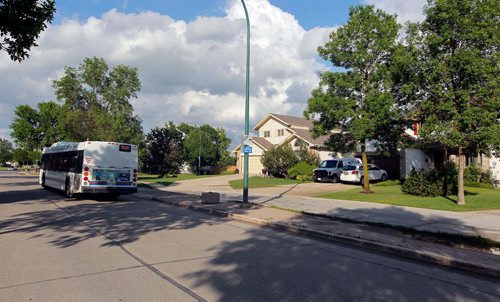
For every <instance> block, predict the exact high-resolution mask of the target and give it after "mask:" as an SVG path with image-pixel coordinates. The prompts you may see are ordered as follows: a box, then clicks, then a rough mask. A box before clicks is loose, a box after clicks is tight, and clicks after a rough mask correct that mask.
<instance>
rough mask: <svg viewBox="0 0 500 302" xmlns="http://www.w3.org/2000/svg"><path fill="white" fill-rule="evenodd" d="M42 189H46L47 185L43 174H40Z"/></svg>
mask: <svg viewBox="0 0 500 302" xmlns="http://www.w3.org/2000/svg"><path fill="white" fill-rule="evenodd" d="M42 188H44V189H47V185H45V174H42Z"/></svg>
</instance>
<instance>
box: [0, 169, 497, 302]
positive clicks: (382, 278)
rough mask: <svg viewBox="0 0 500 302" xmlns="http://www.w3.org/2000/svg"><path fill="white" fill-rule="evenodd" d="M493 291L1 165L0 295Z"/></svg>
mask: <svg viewBox="0 0 500 302" xmlns="http://www.w3.org/2000/svg"><path fill="white" fill-rule="evenodd" d="M499 300H500V282H499V280H495V279H489V278H486V277H482V276H478V275H474V274H466V273H463V272H458V271H454V270H449V269H445V268H442V267H439V266H434V265H429V264H425V263H420V262H416V261H409V260H407V259H404V258H398V257H389V256H386V255H381V254H377V253H375V252H372V251H364V250H361V249H357V248H352V247H349V246H345V245H340V244H334V243H331V242H324V241H320V240H315V239H310V238H306V237H300V236H295V235H290V234H287V233H283V232H277V231H275V230H271V229H266V228H261V227H256V226H253V225H248V224H244V223H239V222H235V221H231V220H228V219H226V218H221V217H216V216H210V215H206V214H203V213H200V212H196V211H191V210H189V209H183V208H177V207H171V206H168V205H165V204H162V203H157V202H152V201H148V200H141V199H139V198H138V197H136V196H134V195H131V196H126V197H121V198H120V199H119V200H118V201H107V200H95V199H91V198H88V197H83V198H78V199H77V198H72V199H67V198H65V197H64V196H63V194H62V193H61V192H57V191H51V190H43V189H41V188H40V187H39V186H38V185H37V184H36V179H35V178H33V177H29V176H24V175H20V174H17V173H15V172H0V301H499Z"/></svg>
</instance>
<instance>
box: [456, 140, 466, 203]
mask: <svg viewBox="0 0 500 302" xmlns="http://www.w3.org/2000/svg"><path fill="white" fill-rule="evenodd" d="M464 169H465V154H464V151H463V149H462V147H458V200H457V204H459V205H465V192H464Z"/></svg>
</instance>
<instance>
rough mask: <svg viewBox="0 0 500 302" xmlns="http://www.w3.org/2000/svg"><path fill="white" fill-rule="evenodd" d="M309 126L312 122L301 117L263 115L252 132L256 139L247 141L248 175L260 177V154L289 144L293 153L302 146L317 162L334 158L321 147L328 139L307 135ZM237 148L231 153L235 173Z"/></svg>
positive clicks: (239, 154) (239, 156)
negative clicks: (311, 153)
mask: <svg viewBox="0 0 500 302" xmlns="http://www.w3.org/2000/svg"><path fill="white" fill-rule="evenodd" d="M312 126H313V121H312V120H308V119H305V118H303V117H296V116H289V115H282V114H276V113H269V114H268V115H266V117H265V118H263V119H262V120H261V121H260V122H259V123H257V125H256V126H255V127H254V128H253V130H255V131H257V132H258V136H254V137H252V138H251V141H252V153H250V154H249V162H248V173H249V174H262V171H263V170H264V167H263V165H262V163H261V162H260V159H261V158H262V154H263V153H264V151H267V150H269V149H271V148H273V147H278V146H282V145H285V144H290V145H291V146H292V148H294V149H298V148H300V146H301V144H305V145H306V146H308V148H309V150H311V151H313V152H315V153H316V154H318V155H319V157H320V159H321V160H323V159H327V158H331V157H332V156H335V155H336V154H333V153H332V152H331V151H328V150H327V149H326V148H325V146H324V144H323V143H324V142H325V141H326V140H327V139H328V137H329V136H328V135H325V136H320V137H318V138H313V137H312V135H311V133H310V129H311V128H312ZM241 147H242V146H241V144H240V145H238V146H237V147H236V148H235V149H234V150H233V151H232V152H234V153H235V154H236V158H237V163H236V165H237V167H238V169H239V171H242V167H243V153H242V152H241V151H242V150H241Z"/></svg>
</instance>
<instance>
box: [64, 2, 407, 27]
mask: <svg viewBox="0 0 500 302" xmlns="http://www.w3.org/2000/svg"><path fill="white" fill-rule="evenodd" d="M250 1H252V0H246V2H247V3H249V2H250ZM410 1H411V0H410ZM270 2H271V4H273V5H275V6H277V7H279V8H281V9H282V10H283V11H285V12H288V13H290V14H292V15H294V16H295V18H297V20H298V21H299V23H300V25H302V27H304V28H305V29H311V28H313V27H317V26H320V27H324V26H332V25H338V24H341V23H343V22H346V20H347V17H348V10H349V6H351V5H358V4H360V3H362V1H355V0H346V1H342V0H271V1H270ZM225 4H226V0H182V1H179V0H175V1H174V0H163V1H158V0H61V1H57V9H58V11H57V15H56V18H55V22H56V23H58V22H61V21H62V20H63V19H64V18H70V19H71V18H78V19H80V20H83V19H86V18H88V17H91V16H94V17H99V16H101V15H102V14H103V13H105V12H107V11H109V10H110V9H113V8H115V9H117V10H118V11H121V12H124V13H140V12H142V11H148V10H149V11H155V12H159V13H162V14H166V15H169V16H170V17H172V18H174V19H180V20H185V21H192V20H194V19H196V18H197V17H198V16H205V17H207V16H223V15H224V13H225V12H224V8H225Z"/></svg>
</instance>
